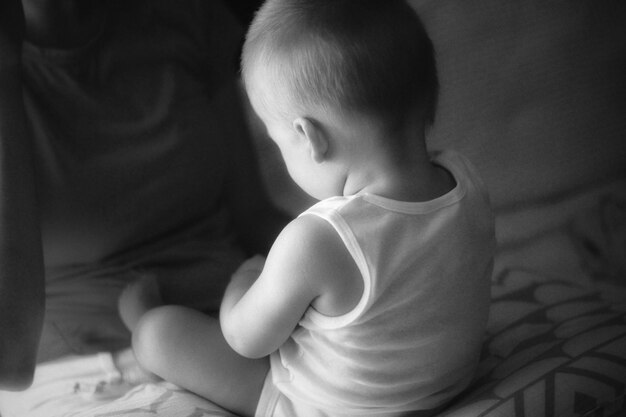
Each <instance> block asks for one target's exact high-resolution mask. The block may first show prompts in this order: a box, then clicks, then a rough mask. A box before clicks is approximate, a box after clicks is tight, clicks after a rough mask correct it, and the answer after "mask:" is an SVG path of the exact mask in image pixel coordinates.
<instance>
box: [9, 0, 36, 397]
mask: <svg viewBox="0 0 626 417" xmlns="http://www.w3.org/2000/svg"><path fill="white" fill-rule="evenodd" d="M23 33H24V18H23V11H22V6H21V2H20V0H2V1H1V2H0V389H1V390H21V389H25V388H27V387H28V386H30V384H31V383H32V378H33V372H34V368H35V363H36V356H37V346H38V343H39V338H40V334H41V327H42V323H43V315H44V306H45V301H44V294H45V290H44V272H43V254H42V245H41V233H40V230H39V216H38V210H37V204H36V192H35V175H34V167H33V157H32V155H33V153H32V140H31V138H30V136H29V133H28V129H27V127H26V115H25V112H24V105H23V100H22V81H21V65H20V57H21V43H22V39H23Z"/></svg>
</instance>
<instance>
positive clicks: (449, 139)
mask: <svg viewBox="0 0 626 417" xmlns="http://www.w3.org/2000/svg"><path fill="white" fill-rule="evenodd" d="M411 4H412V5H413V6H414V7H415V8H416V9H417V10H418V11H419V12H420V15H421V16H422V18H423V20H424V23H425V24H426V26H427V28H428V30H429V33H430V34H431V36H432V38H433V41H434V43H435V47H436V49H437V51H438V63H439V69H440V77H441V84H442V91H441V97H440V102H439V113H438V116H437V121H436V124H435V126H434V128H433V129H432V131H431V132H429V139H428V140H429V145H430V146H431V147H432V149H443V148H454V149H457V150H459V151H460V152H462V153H464V154H465V155H466V156H467V157H468V158H469V159H470V160H472V162H473V163H474V164H475V165H476V166H477V168H478V170H479V171H480V173H481V174H482V176H483V178H484V180H485V182H486V183H487V186H488V188H489V191H490V193H491V197H492V203H493V207H494V210H495V212H496V231H497V238H498V253H497V256H496V266H495V271H494V276H493V283H492V305H491V312H490V319H489V326H488V331H487V334H486V335H485V343H484V349H483V355H482V358H481V363H480V366H479V370H478V373H477V375H476V378H475V380H474V381H473V383H472V384H471V386H470V387H469V388H468V389H467V390H466V391H465V392H463V393H462V394H461V395H460V396H459V397H458V398H457V399H456V400H455V401H454V402H453V403H452V404H451V405H450V407H449V408H448V409H446V410H445V411H443V412H442V413H441V416H442V417H444V416H445V417H479V416H482V417H495V416H500V417H509V416H511V417H543V416H545V417H550V416H555V417H570V416H581V417H582V416H605V417H610V416H615V417H617V416H623V415H626V76H625V74H626V25H624V22H626V3H624V2H621V1H617V0H605V1H601V2H600V1H595V0H568V1H565V0H527V1H523V2H521V1H514V0H481V1H480V2H478V1H466V0H437V1H435V0H411ZM250 127H251V130H252V131H253V132H254V133H255V134H254V136H255V138H256V144H257V149H258V154H259V158H260V162H261V166H262V168H263V172H264V175H265V179H266V184H267V186H268V188H269V190H270V192H271V194H272V197H273V198H274V200H275V201H276V202H277V204H279V205H280V206H282V207H283V208H286V209H287V210H289V211H291V212H292V213H297V212H298V211H299V210H301V209H302V208H304V207H306V205H307V204H309V203H310V200H309V199H308V198H307V197H306V196H304V195H303V194H302V193H301V192H299V191H298V190H297V189H296V187H295V186H294V185H293V184H292V183H291V182H290V181H289V179H288V177H287V176H286V173H285V171H284V169H283V168H282V165H281V164H280V163H279V162H277V161H278V158H279V156H278V155H277V153H276V150H275V149H274V147H273V145H271V144H270V143H269V141H268V140H267V139H266V138H264V137H263V134H262V133H261V132H262V130H261V129H259V126H258V122H257V121H256V120H255V119H254V118H253V117H252V116H250ZM0 412H1V413H2V417H23V416H29V417H39V416H42V417H43V416H45V417H61V416H74V417H79V416H80V417H86V416H100V417H104V416H134V417H148V416H186V417H200V416H231V415H232V414H230V413H229V412H227V411H226V410H223V409H221V408H219V407H218V406H216V405H214V404H211V403H210V402H208V401H206V400H204V399H202V398H199V397H197V396H195V395H193V394H191V393H189V392H186V391H184V390H182V389H180V388H178V387H176V386H174V385H172V384H169V383H167V382H153V383H144V384H140V385H136V386H131V385H128V384H126V383H124V382H123V381H121V380H120V373H119V370H117V368H115V366H113V363H112V361H111V356H110V354H108V353H106V352H102V353H99V354H95V355H91V356H76V357H66V358H62V359H60V360H57V361H53V362H47V363H44V364H42V365H41V366H39V368H38V369H37V373H36V378H35V383H34V385H33V387H32V388H31V389H30V390H28V391H25V392H23V393H0Z"/></svg>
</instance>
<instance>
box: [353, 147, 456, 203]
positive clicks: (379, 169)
mask: <svg viewBox="0 0 626 417" xmlns="http://www.w3.org/2000/svg"><path fill="white" fill-rule="evenodd" d="M407 143H408V145H407V146H406V147H404V148H403V149H397V150H395V151H394V152H385V151H382V150H379V151H378V152H371V154H370V155H369V156H367V158H364V159H363V160H362V161H361V162H357V163H354V164H352V167H353V168H352V169H350V170H348V173H347V175H346V181H345V186H344V195H354V194H363V193H367V194H374V195H378V196H381V197H385V198H389V199H392V200H397V201H412V202H423V201H429V200H432V199H434V198H437V197H440V196H442V195H444V194H446V193H447V192H449V191H450V190H452V189H453V188H454V187H455V185H456V182H455V180H454V178H453V177H452V175H451V174H450V173H449V172H448V171H447V170H445V169H444V168H442V167H440V166H438V165H435V164H433V163H432V162H431V159H430V156H429V155H428V153H427V151H426V149H425V147H424V146H423V141H417V140H410V141H407Z"/></svg>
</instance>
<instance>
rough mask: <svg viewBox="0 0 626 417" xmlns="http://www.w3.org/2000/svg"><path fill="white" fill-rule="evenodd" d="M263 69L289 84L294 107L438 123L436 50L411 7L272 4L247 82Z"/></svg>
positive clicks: (352, 0)
mask: <svg viewBox="0 0 626 417" xmlns="http://www.w3.org/2000/svg"><path fill="white" fill-rule="evenodd" d="M256 66H261V67H262V68H263V69H264V71H265V72H264V74H270V78H271V79H273V80H274V82H276V81H278V82H280V83H283V86H284V87H285V90H286V91H288V92H289V95H290V100H291V101H292V103H291V105H292V106H300V107H303V108H309V107H311V106H315V107H317V108H322V109H325V110H328V111H331V112H334V113H335V112H348V113H353V114H359V115H364V116H367V117H373V118H376V119H378V120H379V121H382V122H384V123H386V124H389V125H397V124H399V123H404V122H405V121H406V119H407V118H408V117H416V113H415V111H416V110H419V111H421V113H418V114H421V115H422V117H423V118H424V121H425V123H426V124H430V123H431V122H432V121H433V119H434V114H435V107H436V100H437V92H438V82H437V74H436V66H435V57H434V51H433V46H432V43H431V41H430V39H429V38H428V36H427V34H426V32H425V30H424V27H423V25H422V23H421V22H420V20H419V18H418V16H417V15H416V13H415V12H414V11H413V9H412V8H411V7H410V6H409V5H408V4H407V3H406V1H405V0H268V1H266V3H265V4H264V5H263V6H262V7H261V9H260V10H259V11H258V12H257V14H256V17H255V19H254V21H253V23H252V25H251V27H250V29H249V32H248V36H247V38H246V43H245V45H244V51H243V56H242V71H243V77H244V80H246V82H248V80H249V76H250V73H251V72H252V71H253V70H254V68H255V67H256ZM389 127H391V126H389Z"/></svg>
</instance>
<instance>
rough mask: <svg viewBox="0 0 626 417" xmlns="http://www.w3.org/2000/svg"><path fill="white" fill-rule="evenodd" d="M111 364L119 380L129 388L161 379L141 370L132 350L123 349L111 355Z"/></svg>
mask: <svg viewBox="0 0 626 417" xmlns="http://www.w3.org/2000/svg"><path fill="white" fill-rule="evenodd" d="M113 362H114V364H115V366H116V367H117V369H118V371H119V372H120V375H121V380H122V381H123V382H125V383H127V384H129V385H131V386H135V385H139V384H143V383H146V382H157V381H160V380H161V378H159V377H158V376H156V375H155V374H153V373H150V372H148V371H146V370H145V369H143V368H142V367H141V366H140V365H139V362H137V359H136V358H135V354H134V353H133V350H132V349H130V348H129V349H125V350H121V351H118V352H115V353H114V354H113Z"/></svg>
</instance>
